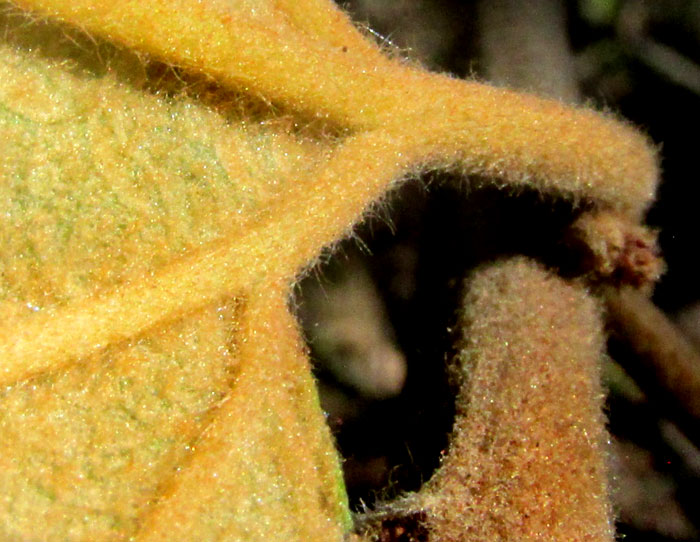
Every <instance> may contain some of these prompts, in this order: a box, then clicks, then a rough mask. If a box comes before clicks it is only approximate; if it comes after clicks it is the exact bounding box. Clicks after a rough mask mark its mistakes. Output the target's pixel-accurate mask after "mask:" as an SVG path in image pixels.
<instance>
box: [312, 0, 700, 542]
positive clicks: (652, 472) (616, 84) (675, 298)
mask: <svg viewBox="0 0 700 542" xmlns="http://www.w3.org/2000/svg"><path fill="white" fill-rule="evenodd" d="M486 4H488V2H486ZM529 4H531V5H536V4H537V2H533V1H530V2H529ZM341 5H342V6H343V8H344V9H346V10H347V11H348V12H349V13H351V15H352V16H353V18H354V19H355V20H356V21H357V22H358V23H360V24H363V25H367V26H368V27H369V28H371V29H372V30H373V31H374V32H376V34H375V39H376V40H377V41H378V42H380V43H383V44H384V45H385V46H386V47H387V48H389V49H393V50H394V52H395V53H396V54H400V55H403V56H406V57H410V58H414V59H418V60H419V61H420V62H422V63H423V64H424V65H427V66H429V67H430V68H431V69H433V70H438V71H446V72H449V73H451V74H453V75H456V76H459V77H477V78H479V79H483V78H484V77H485V75H484V74H485V72H486V70H485V69H484V66H483V61H482V60H481V57H480V42H479V37H480V23H479V20H478V17H477V9H476V2H470V1H465V2H457V1H450V0H395V1H387V0H357V1H354V2H342V3H341ZM562 13H563V16H564V17H565V21H564V24H565V29H566V33H567V37H568V42H569V45H570V48H571V53H572V55H573V60H574V66H575V73H576V77H577V79H578V81H577V82H578V86H579V89H580V91H581V94H582V99H583V101H585V102H587V103H589V104H590V105H591V106H592V107H595V108H598V109H606V110H612V111H613V112H615V113H617V114H619V115H621V116H623V117H625V118H627V119H629V120H630V121H631V122H632V123H633V124H635V125H636V126H638V127H639V128H640V129H641V130H642V131H644V132H646V133H647V134H648V135H649V136H650V137H651V139H652V140H653V141H654V142H655V143H656V144H658V145H659V148H660V154H661V159H662V168H663V181H662V184H661V186H660V190H659V197H658V200H657V202H656V204H655V205H654V206H653V207H652V208H651V210H650V212H649V214H648V223H649V224H650V225H652V226H653V227H655V228H658V229H659V231H660V237H659V241H660V246H661V250H662V253H663V257H664V259H665V261H666V262H667V266H668V268H667V271H666V273H665V275H664V276H663V278H662V279H661V281H660V283H659V284H658V285H657V287H656V290H655V293H654V301H655V303H656V304H657V305H658V306H659V307H660V308H662V309H663V310H664V311H665V312H667V314H668V315H669V317H670V318H672V319H676V320H677V319H679V318H682V322H683V325H684V326H685V328H684V329H685V330H686V332H687V333H688V334H689V337H691V338H692V335H693V333H697V334H698V336H700V331H698V330H700V321H698V320H700V316H698V315H697V314H700V311H699V312H698V313H697V314H696V315H695V316H693V314H694V313H692V310H693V309H694V308H695V305H696V304H697V303H698V300H699V299H700V281H699V280H698V276H699V269H698V265H699V264H698V263H697V261H698V258H697V257H696V255H695V252H696V251H697V247H698V242H697V235H698V232H699V231H700V228H699V226H700V212H699V211H698V209H697V203H696V202H697V200H698V198H697V195H698V187H697V177H698V174H697V165H696V162H697V160H698V154H700V152H699V149H698V130H700V123H699V121H700V118H699V117H700V107H698V105H699V100H700V64H699V63H698V61H700V2H698V1H687V0H686V1H681V0H677V1H676V0H669V1H664V2H643V1H626V2H623V1H602V0H581V1H578V2H577V1H569V2H564V9H563V10H562ZM573 213H574V211H573V210H572V209H570V208H569V207H568V205H567V204H565V203H561V202H555V201H548V200H546V199H543V198H542V197H541V196H539V195H537V194H530V193H527V192H526V191H521V192H519V193H517V194H513V193H512V192H507V191H504V190H500V189H497V188H494V187H493V183H489V182H488V180H485V179H464V178H457V177H454V176H451V175H448V174H444V173H432V174H429V175H427V176H426V177H425V178H424V179H422V182H415V181H414V182H409V183H407V184H405V185H404V186H403V187H402V188H401V189H399V190H398V191H397V192H396V193H394V194H392V196H391V197H390V198H389V205H387V206H383V207H382V210H380V211H378V214H379V215H380V217H379V218H378V219H377V218H375V219H373V220H368V221H367V222H366V223H365V224H363V225H362V226H361V227H360V228H359V230H358V233H359V235H360V237H361V238H362V240H363V243H364V244H366V245H367V248H366V249H358V248H357V246H358V244H357V243H356V242H355V241H350V242H348V243H346V244H345V245H344V247H343V248H342V249H341V250H340V251H339V252H338V254H339V255H338V256H336V259H337V260H338V261H340V265H341V266H342V261H343V258H347V257H348V256H347V254H348V253H352V254H356V253H357V254H360V256H359V257H360V258H361V259H363V260H364V261H365V262H366V265H367V266H368V269H369V270H370V273H371V275H372V277H373V280H374V281H375V283H376V286H377V289H378V292H379V294H378V295H380V296H381V297H382V301H383V302H384V303H385V305H386V309H387V314H388V319H389V322H390V325H391V326H392V328H393V330H394V331H393V332H394V334H395V336H396V341H397V344H398V346H399V348H400V349H401V350H402V351H403V353H404V354H405V356H406V359H407V364H408V378H407V381H406V385H405V387H404V389H403V391H402V393H401V394H400V395H399V396H398V397H395V398H391V399H386V400H381V401H373V400H371V399H368V398H366V397H363V396H362V394H361V393H358V392H356V391H353V390H352V389H349V388H347V387H346V388H343V389H342V390H341V391H342V392H343V394H344V397H345V400H347V401H349V402H354V405H355V406H354V407H353V409H354V410H353V412H354V414H352V415H346V416H343V415H338V416H335V417H334V416H333V415H332V414H331V416H330V418H329V419H330V421H331V425H332V427H333V430H334V433H335V435H336V438H337V441H338V445H339V447H340V449H341V452H342V453H343V454H344V456H345V458H346V461H345V469H346V480H347V484H348V489H349V492H350V496H351V499H352V505H353V507H354V508H355V509H356V510H361V509H362V508H363V507H364V506H372V505H373V504H374V503H375V502H376V500H378V499H379V500H381V499H389V498H392V497H393V496H395V495H396V494H398V493H400V492H402V491H406V490H415V489H417V488H418V487H420V485H421V483H422V482H423V481H425V480H426V479H428V478H429V476H430V474H431V473H432V471H433V470H434V469H435V468H436V466H437V465H438V462H439V457H440V454H441V453H442V452H443V451H444V450H445V449H446V446H447V435H448V434H449V430H450V426H451V422H452V416H453V393H452V392H453V390H451V389H450V386H449V382H448V380H447V377H446V375H445V371H444V361H445V360H446V359H448V358H449V357H450V356H451V355H452V352H451V348H452V346H451V345H452V340H453V336H452V332H451V329H452V326H453V325H454V316H453V315H454V313H455V310H456V307H457V303H458V299H459V292H460V284H461V282H462V279H463V277H464V276H465V274H467V273H468V271H469V269H471V268H473V267H474V266H475V265H477V264H478V263H480V262H482V261H484V260H488V259H491V258H493V257H497V256H499V255H503V254H510V253H525V254H530V255H532V256H535V257H537V258H539V259H540V260H543V261H545V263H549V264H552V265H560V264H561V262H562V258H566V256H565V255H563V254H564V252H563V248H562V247H561V244H560V243H559V239H560V237H561V232H562V229H563V228H564V227H565V225H566V224H568V223H569V222H570V221H571V217H572V214H573ZM333 265H334V263H333V262H331V264H330V266H333ZM335 265H338V262H335ZM321 274H323V272H322V273H321ZM682 311H686V313H685V316H681V312H682ZM689 315H690V316H689ZM694 322H695V323H694ZM312 349H313V344H312ZM610 352H611V354H612V355H613V357H616V358H627V359H625V363H623V365H624V366H628V364H629V363H634V360H630V359H629V357H630V356H631V354H630V353H629V352H628V349H626V348H625V346H624V345H622V344H617V343H616V342H615V341H614V340H611V344H610ZM318 372H319V376H320V377H321V378H326V376H327V372H326V371H324V370H323V362H322V361H319V371H318ZM604 374H605V375H606V383H607V384H608V386H609V387H610V390H611V392H610V397H609V399H608V409H607V410H608V411H607V414H608V418H609V421H610V424H609V425H610V430H611V432H612V434H613V445H612V446H611V452H610V458H609V462H610V465H611V476H612V477H613V485H614V487H616V490H615V497H614V498H615V503H616V508H617V511H618V517H619V525H618V530H619V532H620V533H621V534H622V535H625V536H626V539H627V540H630V541H655V540H658V541H661V540H694V539H696V538H697V536H698V528H699V527H700V499H699V498H697V497H696V495H697V492H698V490H699V489H700V484H699V483H698V482H699V481H700V453H699V452H698V448H697V447H696V445H695V444H693V442H692V440H691V439H688V438H687V437H686V436H685V435H684V433H683V431H681V430H680V429H679V428H678V426H677V424H676V423H675V420H674V419H673V413H672V412H669V411H668V409H666V408H665V406H664V404H663V401H659V400H658V399H653V398H652V399H649V398H648V397H647V395H646V394H645V392H644V391H642V390H641V389H639V388H638V387H637V385H636V384H635V383H634V381H633V380H631V379H630V378H629V377H628V376H627V375H626V373H625V371H624V370H623V369H621V368H620V366H619V365H617V364H612V363H611V364H609V366H607V367H606V368H605V369H604ZM328 380H329V381H330V385H333V382H332V377H331V378H329V379H328ZM341 388H342V386H341Z"/></svg>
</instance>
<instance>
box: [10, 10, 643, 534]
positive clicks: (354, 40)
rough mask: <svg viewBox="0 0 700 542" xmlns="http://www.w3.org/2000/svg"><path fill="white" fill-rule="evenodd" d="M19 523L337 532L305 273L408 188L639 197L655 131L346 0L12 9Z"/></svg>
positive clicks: (340, 512) (345, 518) (589, 199)
mask: <svg viewBox="0 0 700 542" xmlns="http://www.w3.org/2000/svg"><path fill="white" fill-rule="evenodd" d="M0 11H1V12H2V15H0V25H1V26H2V28H3V33H2V38H0V134H1V136H0V140H1V141H2V146H3V147H2V148H3V153H2V156H1V157H0V383H1V384H2V386H3V391H2V394H1V395H0V444H1V445H2V449H3V453H2V454H0V489H1V491H0V495H1V496H0V540H71V541H73V540H131V539H133V540H186V539H191V540H195V539H196V540H224V539H225V540H243V541H249V540H250V541H267V540H285V541H294V540H297V541H313V540H340V539H341V538H342V537H343V533H345V532H347V531H348V530H349V528H350V523H349V515H348V512H347V505H346V503H345V496H344V490H343V487H342V480H341V476H340V470H339V466H338V460H337V458H336V455H335V451H334V449H333V446H332V442H331V438H330V435H329V434H328V432H327V430H326V429H325V427H324V424H323V417H322V413H321V412H320V409H319V407H318V404H317V400H316V396H315V391H314V387H313V381H312V378H311V375H310V372H309V368H308V361H307V360H306V357H305V355H304V348H303V343H302V342H301V340H300V338H299V332H298V330H297V326H296V323H295V322H294V320H293V319H292V318H291V316H290V315H289V313H288V310H287V308H286V296H287V295H288V293H289V287H290V285H291V284H292V282H293V280H294V277H295V276H296V275H297V273H298V272H299V271H300V270H301V269H303V268H304V267H305V266H307V265H309V264H310V263H311V262H313V260H314V259H315V258H316V257H317V256H318V254H319V252H320V251H321V249H322V248H323V247H324V246H327V245H329V244H331V243H333V242H334V241H335V240H337V239H339V238H340V237H342V236H344V235H347V234H348V233H349V232H350V231H351V228H352V226H353V224H354V223H355V222H356V221H357V220H359V219H360V217H361V216H362V213H363V211H364V210H365V209H366V208H367V207H368V206H370V205H371V204H372V203H373V202H376V201H377V200H378V199H380V198H381V197H382V195H383V194H384V193H385V192H386V191H387V190H388V189H389V188H390V187H391V186H392V183H393V182H395V181H397V180H399V179H401V178H404V177H406V176H408V175H412V174H415V173H417V172H419V171H421V170H424V169H426V168H435V167H449V168H453V169H454V168H457V169H459V170H461V171H464V172H467V173H482V174H487V175H492V176H497V177H498V178H500V179H503V180H504V181H505V182H508V183H511V184H515V185H526V186H531V187H534V188H536V189H538V190H541V191H545V192H553V193H556V194H558V195H560V196H563V197H567V198H571V199H573V200H575V201H585V202H586V203H587V204H590V205H592V206H595V207H598V208H602V209H606V208H607V209H612V210H615V211H616V212H619V213H622V214H625V215H627V216H628V217H629V218H630V219H631V220H639V219H640V217H641V216H642V214H643V212H644V211H645V209H646V207H647V206H648V204H649V202H650V200H651V198H652V197H653V193H654V190H655V184H656V181H657V170H656V165H655V156H654V153H653V152H651V151H650V150H649V147H648V145H647V142H646V140H645V138H644V137H642V136H640V135H639V134H637V132H635V131H634V130H632V129H631V128H629V127H627V126H625V125H622V124H620V123H618V122H617V121H615V120H614V119H611V118H609V117H606V116H602V115H599V114H597V113H594V112H592V111H588V110H585V109H578V110H577V109H572V108H570V107H565V106H563V105H561V104H559V103H557V102H553V101H546V100H543V99H540V98H536V97H533V96H527V95H519V94H515V93H512V92H509V91H506V90H502V89H496V88H491V87H488V86H485V85H482V84H479V83H475V82H466V81H459V80H455V79H451V78H449V77H446V76H441V75H435V74H430V73H427V72H424V71H422V70H420V69H419V68H416V67H414V66H411V65H408V64H406V63H405V62H402V61H401V60H400V59H396V58H390V57H388V56H385V55H384V54H383V53H382V52H381V51H380V50H379V48H377V47H376V46H375V45H374V44H373V43H371V42H370V41H369V40H366V39H365V37H364V36H363V35H362V34H361V33H360V32H359V31H357V30H356V29H355V28H354V27H353V26H352V24H351V23H350V22H349V20H348V19H347V17H346V15H345V14H343V13H342V12H341V11H339V10H338V9H337V8H336V7H335V6H334V5H333V4H332V3H330V2H328V1H326V0H298V1H297V0H258V1H253V0H239V1H235V0H169V1H166V0H139V1H134V0H125V1H121V2H101V1H96V0H92V1H90V0H17V1H15V2H12V3H4V4H0Z"/></svg>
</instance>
